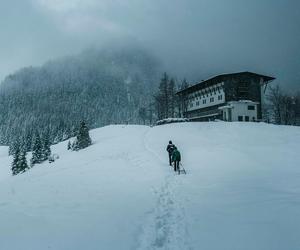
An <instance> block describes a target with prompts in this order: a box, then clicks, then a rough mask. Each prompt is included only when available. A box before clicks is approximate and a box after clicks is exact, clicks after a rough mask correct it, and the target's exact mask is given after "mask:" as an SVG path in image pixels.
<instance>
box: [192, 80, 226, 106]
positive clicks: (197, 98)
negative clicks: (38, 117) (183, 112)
mask: <svg viewBox="0 0 300 250" xmlns="http://www.w3.org/2000/svg"><path fill="white" fill-rule="evenodd" d="M223 86H224V83H218V84H216V85H213V86H211V87H209V88H205V89H202V90H199V91H196V92H194V93H192V94H190V95H189V97H188V98H189V104H188V109H187V111H193V110H197V109H201V108H206V107H210V106H214V105H218V104H222V103H225V92H224V89H223Z"/></svg>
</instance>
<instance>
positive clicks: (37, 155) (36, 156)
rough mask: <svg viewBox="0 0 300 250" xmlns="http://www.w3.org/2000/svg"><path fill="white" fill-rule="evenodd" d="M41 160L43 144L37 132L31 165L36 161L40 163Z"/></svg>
mask: <svg viewBox="0 0 300 250" xmlns="http://www.w3.org/2000/svg"><path fill="white" fill-rule="evenodd" d="M42 161H43V145H42V142H41V138H40V135H39V134H36V137H35V141H34V144H33V150H32V158H31V162H30V164H31V166H33V165H34V164H36V163H41V162H42Z"/></svg>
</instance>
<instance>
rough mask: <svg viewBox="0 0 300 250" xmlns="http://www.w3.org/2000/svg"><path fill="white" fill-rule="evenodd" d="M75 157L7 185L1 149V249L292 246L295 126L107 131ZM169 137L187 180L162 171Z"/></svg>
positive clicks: (299, 138) (298, 220)
mask: <svg viewBox="0 0 300 250" xmlns="http://www.w3.org/2000/svg"><path fill="white" fill-rule="evenodd" d="M91 137H92V139H93V140H94V144H93V145H92V146H91V147H89V148H87V149H85V150H82V151H79V152H70V151H67V150H66V148H67V142H64V143H60V144H58V145H55V146H53V147H52V151H53V153H57V154H59V156H60V159H59V160H57V161H56V162H54V163H52V164H49V163H44V164H41V165H37V166H35V167H34V168H33V169H31V170H30V171H28V172H26V173H24V174H22V175H18V176H15V177H11V176H10V169H9V164H10V161H11V159H9V158H8V157H7V148H4V147H0V249H1V250H21V249H22V250H44V249H54V250H71V249H72V250H83V249H87V250H96V249H97V250H98V249H101V250H106V249H116V250H121V249H122V250H123V249H139V250H141V249H172V250H177V249H178V250H179V249H180V250H185V249H188V250H190V249H194V250H197V249H204V250H209V249H215V250H219V249H228V250H232V249H239V250H244V249H246V250H248V249H249V250H253V249H255V250H277V249H278V250H279V249H280V250H282V249H289V250H296V249H299V247H300V164H299V162H300V154H299V148H300V128H298V127H286V126H273V125H267V124H258V123H223V122H219V123H182V124H170V125H164V126H158V127H153V128H149V127H146V126H121V125H120V126H107V127H104V128H101V129H96V130H93V131H92V132H91ZM169 139H172V140H173V142H174V143H175V144H176V145H177V146H178V148H179V150H180V151H181V153H182V163H183V164H184V166H185V168H186V170H187V175H180V176H178V175H175V174H174V173H173V172H172V169H171V168H170V167H169V166H168V162H167V153H166V150H165V148H166V146H167V143H168V141H169Z"/></svg>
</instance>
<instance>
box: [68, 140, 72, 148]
mask: <svg viewBox="0 0 300 250" xmlns="http://www.w3.org/2000/svg"><path fill="white" fill-rule="evenodd" d="M71 148H72V145H71V142H70V141H69V142H68V150H70V149H71Z"/></svg>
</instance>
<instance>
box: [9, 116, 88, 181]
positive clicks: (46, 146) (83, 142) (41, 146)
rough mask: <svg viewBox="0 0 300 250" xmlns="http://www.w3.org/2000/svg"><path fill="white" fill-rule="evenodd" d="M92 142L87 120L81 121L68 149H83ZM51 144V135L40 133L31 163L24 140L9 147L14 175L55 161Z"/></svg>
mask: <svg viewBox="0 0 300 250" xmlns="http://www.w3.org/2000/svg"><path fill="white" fill-rule="evenodd" d="M91 144H92V139H91V137H90V135H89V128H88V126H87V125H86V122H85V121H81V122H80V126H79V128H78V131H77V133H76V138H75V140H74V142H73V143H72V144H70V141H69V143H68V150H69V149H72V150H74V151H75V150H76V151H78V150H81V149H83V148H86V147H88V146H90V145H91ZM50 146H51V144H50V141H49V135H45V136H42V137H41V136H40V135H39V134H38V133H37V134H36V136H35V140H34V144H33V148H32V153H31V159H30V164H28V162H27V157H26V155H27V149H26V147H25V146H24V141H20V140H18V141H17V142H16V143H14V144H13V145H11V146H10V147H9V154H10V155H12V156H13V161H12V164H11V171H12V175H17V174H20V173H24V172H26V171H27V170H28V169H30V168H32V167H33V166H34V165H36V164H40V163H43V162H44V161H47V160H49V162H50V163H51V162H53V161H54V160H55V159H54V158H53V156H52V155H51V147H50Z"/></svg>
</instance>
